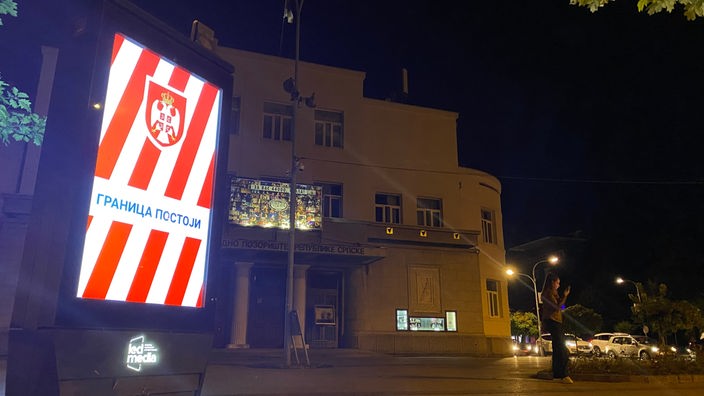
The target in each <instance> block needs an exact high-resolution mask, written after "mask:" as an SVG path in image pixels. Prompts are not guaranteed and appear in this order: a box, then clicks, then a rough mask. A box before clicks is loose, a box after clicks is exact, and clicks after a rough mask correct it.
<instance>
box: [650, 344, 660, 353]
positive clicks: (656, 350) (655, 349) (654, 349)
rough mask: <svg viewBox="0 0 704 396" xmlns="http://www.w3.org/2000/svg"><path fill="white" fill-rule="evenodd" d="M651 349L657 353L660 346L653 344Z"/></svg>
mask: <svg viewBox="0 0 704 396" xmlns="http://www.w3.org/2000/svg"><path fill="white" fill-rule="evenodd" d="M650 350H651V351H653V352H656V353H657V352H659V351H660V348H658V347H656V346H651V347H650Z"/></svg>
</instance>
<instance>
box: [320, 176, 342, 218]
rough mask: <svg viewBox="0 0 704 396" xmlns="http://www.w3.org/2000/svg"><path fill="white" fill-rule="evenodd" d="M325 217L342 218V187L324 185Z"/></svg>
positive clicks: (339, 185)
mask: <svg viewBox="0 0 704 396" xmlns="http://www.w3.org/2000/svg"><path fill="white" fill-rule="evenodd" d="M322 187H323V217H338V218H339V217H342V185H341V184H322Z"/></svg>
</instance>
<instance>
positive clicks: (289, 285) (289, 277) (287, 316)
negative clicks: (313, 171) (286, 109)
mask: <svg viewBox="0 0 704 396" xmlns="http://www.w3.org/2000/svg"><path fill="white" fill-rule="evenodd" d="M294 6H295V10H294V11H295V12H296V15H295V17H294V18H295V23H296V57H295V60H294V66H293V87H291V90H292V92H291V99H292V100H293V111H292V114H291V171H290V172H291V175H290V176H291V182H290V184H289V222H288V233H289V239H288V265H287V268H286V304H285V311H286V312H285V313H284V352H283V353H284V363H285V365H286V367H291V347H292V346H293V345H292V341H293V340H292V337H291V326H292V325H291V312H292V311H293V263H294V256H295V254H294V253H295V246H296V209H297V207H298V200H297V198H296V173H297V172H298V168H299V166H298V159H297V158H296V113H297V111H298V102H299V92H298V62H299V59H300V41H301V8H303V0H296V1H295V4H294ZM287 10H288V8H287ZM303 347H304V348H305V345H304V346H303Z"/></svg>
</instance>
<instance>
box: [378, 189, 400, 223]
mask: <svg viewBox="0 0 704 396" xmlns="http://www.w3.org/2000/svg"><path fill="white" fill-rule="evenodd" d="M374 203H375V205H374V209H375V212H376V221H377V222H378V223H387V224H401V196H400V195H394V194H376V197H375V199H374Z"/></svg>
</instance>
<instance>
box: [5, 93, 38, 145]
mask: <svg viewBox="0 0 704 396" xmlns="http://www.w3.org/2000/svg"><path fill="white" fill-rule="evenodd" d="M45 127H46V117H42V116H40V115H39V114H37V113H34V112H32V102H30V101H29V95H27V94H26V93H24V92H22V91H20V90H19V89H17V87H13V86H11V85H9V84H8V83H6V82H5V81H3V80H2V79H0V140H2V143H3V144H4V145H5V146H7V145H8V144H10V142H11V141H15V142H25V143H29V142H31V143H33V144H35V145H37V146H40V145H41V144H42V141H43V140H44V129H45Z"/></svg>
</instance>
